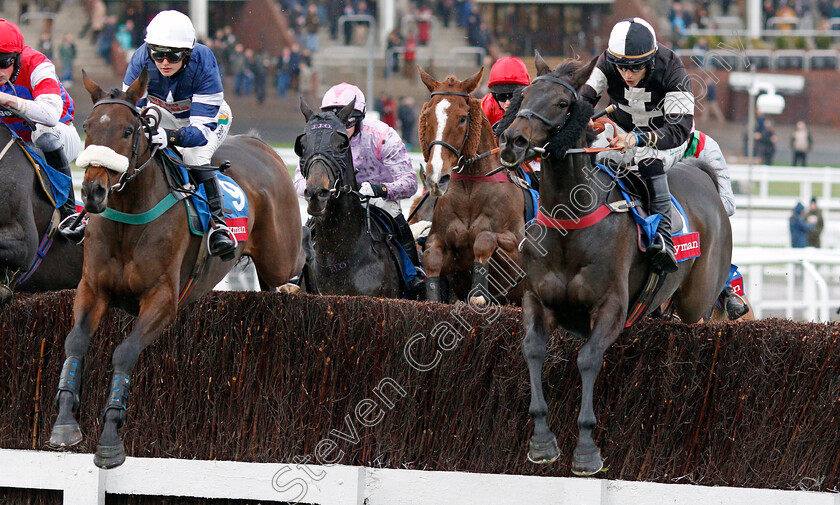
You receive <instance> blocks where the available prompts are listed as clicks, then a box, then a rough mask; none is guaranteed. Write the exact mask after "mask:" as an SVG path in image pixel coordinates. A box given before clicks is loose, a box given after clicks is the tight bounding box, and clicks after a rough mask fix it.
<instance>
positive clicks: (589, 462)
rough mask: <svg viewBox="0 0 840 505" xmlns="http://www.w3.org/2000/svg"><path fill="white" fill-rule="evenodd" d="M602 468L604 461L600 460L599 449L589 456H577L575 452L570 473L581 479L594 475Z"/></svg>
mask: <svg viewBox="0 0 840 505" xmlns="http://www.w3.org/2000/svg"><path fill="white" fill-rule="evenodd" d="M603 468H604V461H603V460H602V459H601V451H600V449H595V452H592V453H589V454H578V453H577V452H575V454H574V458H573V460H572V473H573V474H575V475H578V476H581V477H588V476H590V475H595V474H596V473H598V472H600V471H601V470H602V469H603Z"/></svg>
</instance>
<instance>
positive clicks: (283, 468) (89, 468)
mask: <svg viewBox="0 0 840 505" xmlns="http://www.w3.org/2000/svg"><path fill="white" fill-rule="evenodd" d="M0 468H2V469H3V471H2V472H0V487H10V488H22V489H52V490H59V491H62V492H63V505H104V504H105V495H106V494H123V495H150V496H177V497H195V498H216V499H220V498H221V499H223V498H227V499H239V500H260V501H263V502H299V503H313V504H324V505H327V504H329V505H510V504H512V503H524V502H525V501H526V498H527V501H528V502H532V503H574V504H575V505H603V504H610V505H636V504H638V503H644V504H647V505H665V504H672V503H761V504H762V505H791V504H806V503H807V504H808V505H840V495H837V494H832V493H815V492H808V491H779V490H774V489H750V488H727V487H708V486H695V485H690V484H658V483H652V482H628V481H619V480H602V479H583V478H574V477H534V476H525V475H496V474H480V473H466V472H426V471H420V470H391V469H375V468H367V467H360V466H344V465H333V466H317V465H304V464H295V463H288V464H283V463H241V462H236V461H198V460H180V459H161V458H127V459H126V461H125V463H124V464H123V465H122V466H120V467H117V468H114V469H112V470H100V469H99V468H97V467H95V466H94V465H93V456H92V455H90V454H76V453H54V452H40V451H20V450H10V449H0Z"/></svg>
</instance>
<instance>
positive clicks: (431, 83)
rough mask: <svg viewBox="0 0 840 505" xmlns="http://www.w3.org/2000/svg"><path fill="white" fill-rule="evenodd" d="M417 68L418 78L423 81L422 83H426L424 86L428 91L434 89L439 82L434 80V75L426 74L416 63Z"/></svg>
mask: <svg viewBox="0 0 840 505" xmlns="http://www.w3.org/2000/svg"><path fill="white" fill-rule="evenodd" d="M417 70H419V71H420V80H421V81H423V84H425V85H426V88H427V89H428V90H429V91H434V90H436V89H437V88H438V87H439V86H440V82H439V81H436V80H435V78H434V77H432V76H431V75H429V74H427V73H426V71H425V70H423V67H421V66H420V65H417Z"/></svg>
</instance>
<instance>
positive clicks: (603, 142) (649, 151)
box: [592, 123, 688, 171]
mask: <svg viewBox="0 0 840 505" xmlns="http://www.w3.org/2000/svg"><path fill="white" fill-rule="evenodd" d="M626 134H627V132H625V131H624V130H623V129H622V128H621V127H620V126H618V125H615V131H613V128H612V125H611V124H610V123H607V124H606V128H604V131H603V132H601V133H599V134H598V136H597V137H596V138H595V141H594V142H592V147H609V145H610V140H609V139H610V138H612V137H614V136H615V135H626ZM686 149H688V141H686V142H684V143H683V144H681V145H679V146H677V147H674V148H671V149H657V148H655V147H631V148H630V149H628V150H627V151H625V152H623V153H622V152H621V151H603V152H600V153H598V154H597V155H595V160H596V161H598V162H602V161H604V160H611V161H614V162H617V163H619V164H620V165H623V166H636V165H638V164H639V160H646V159H657V160H662V165H663V166H664V169H665V170H666V171H667V170H668V169H669V168H671V167H673V166H674V165H676V164H677V162H678V161H680V160H681V159H683V156H685V150H686Z"/></svg>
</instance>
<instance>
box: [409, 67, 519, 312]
mask: <svg viewBox="0 0 840 505" xmlns="http://www.w3.org/2000/svg"><path fill="white" fill-rule="evenodd" d="M418 69H419V70H420V79H421V80H422V81H423V84H425V85H426V88H428V90H429V91H430V92H431V97H430V98H429V101H428V102H426V103H425V104H424V105H423V110H422V111H421V113H420V119H419V134H420V135H419V136H420V147H421V149H422V150H423V157H424V159H425V161H426V166H425V180H426V183H427V186H426V188H427V191H430V192H431V195H432V196H433V197H439V198H438V201H437V204H436V206H435V208H434V213H433V217H432V227H431V230H430V231H429V237H428V238H427V239H426V247H425V252H424V253H423V268H424V269H425V270H426V299H427V300H429V301H441V299H442V298H445V297H444V296H442V288H441V278H442V277H443V278H447V277H449V276H451V277H452V280H453V284H454V286H453V287H454V290H455V294H456V296H457V297H458V298H459V299H461V300H464V299H466V298H467V297H468V296H469V298H470V302H471V303H477V304H482V303H484V302H489V301H490V300H489V299H488V298H489V297H492V298H494V299H496V300H499V301H502V300H507V301H513V302H518V301H519V299H520V297H521V289H520V288H518V287H517V284H518V282H519V279H520V278H521V272H522V271H521V269H520V268H519V267H518V266H517V261H518V258H519V251H518V250H517V245H518V244H519V242H521V241H522V240H523V238H524V237H525V216H524V209H525V197H524V194H523V191H522V189H521V188H520V187H519V186H517V185H515V184H513V183H511V182H510V180H509V179H508V176H507V175H506V174H504V173H497V174H495V175H492V176H488V175H486V174H487V173H488V172H490V171H492V170H494V169H496V168H498V167H499V163H500V162H499V154H498V150H496V151H494V149H495V148H496V139H495V136H494V135H493V129H492V128H491V126H490V122H489V121H488V120H487V118H486V117H485V116H484V113H483V112H482V110H481V103H480V102H479V101H478V100H477V99H475V98H473V97H472V96H471V93H472V92H473V91H474V90H475V88H476V87H477V86H478V84H479V83H480V82H481V76H482V74H483V73H484V68H481V69H480V70H479V71H478V72H477V73H475V74H474V75H472V76H471V77H469V78H468V79H466V80H465V81H459V80H458V79H457V78H455V77H454V76H449V77H447V78H446V79H445V80H443V81H436V80H435V79H434V78H433V77H432V76H431V75H429V74H428V73H426V72H425V71H424V70H423V69H422V68H420V67H419V66H418ZM491 258H492V260H493V261H491Z"/></svg>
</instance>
